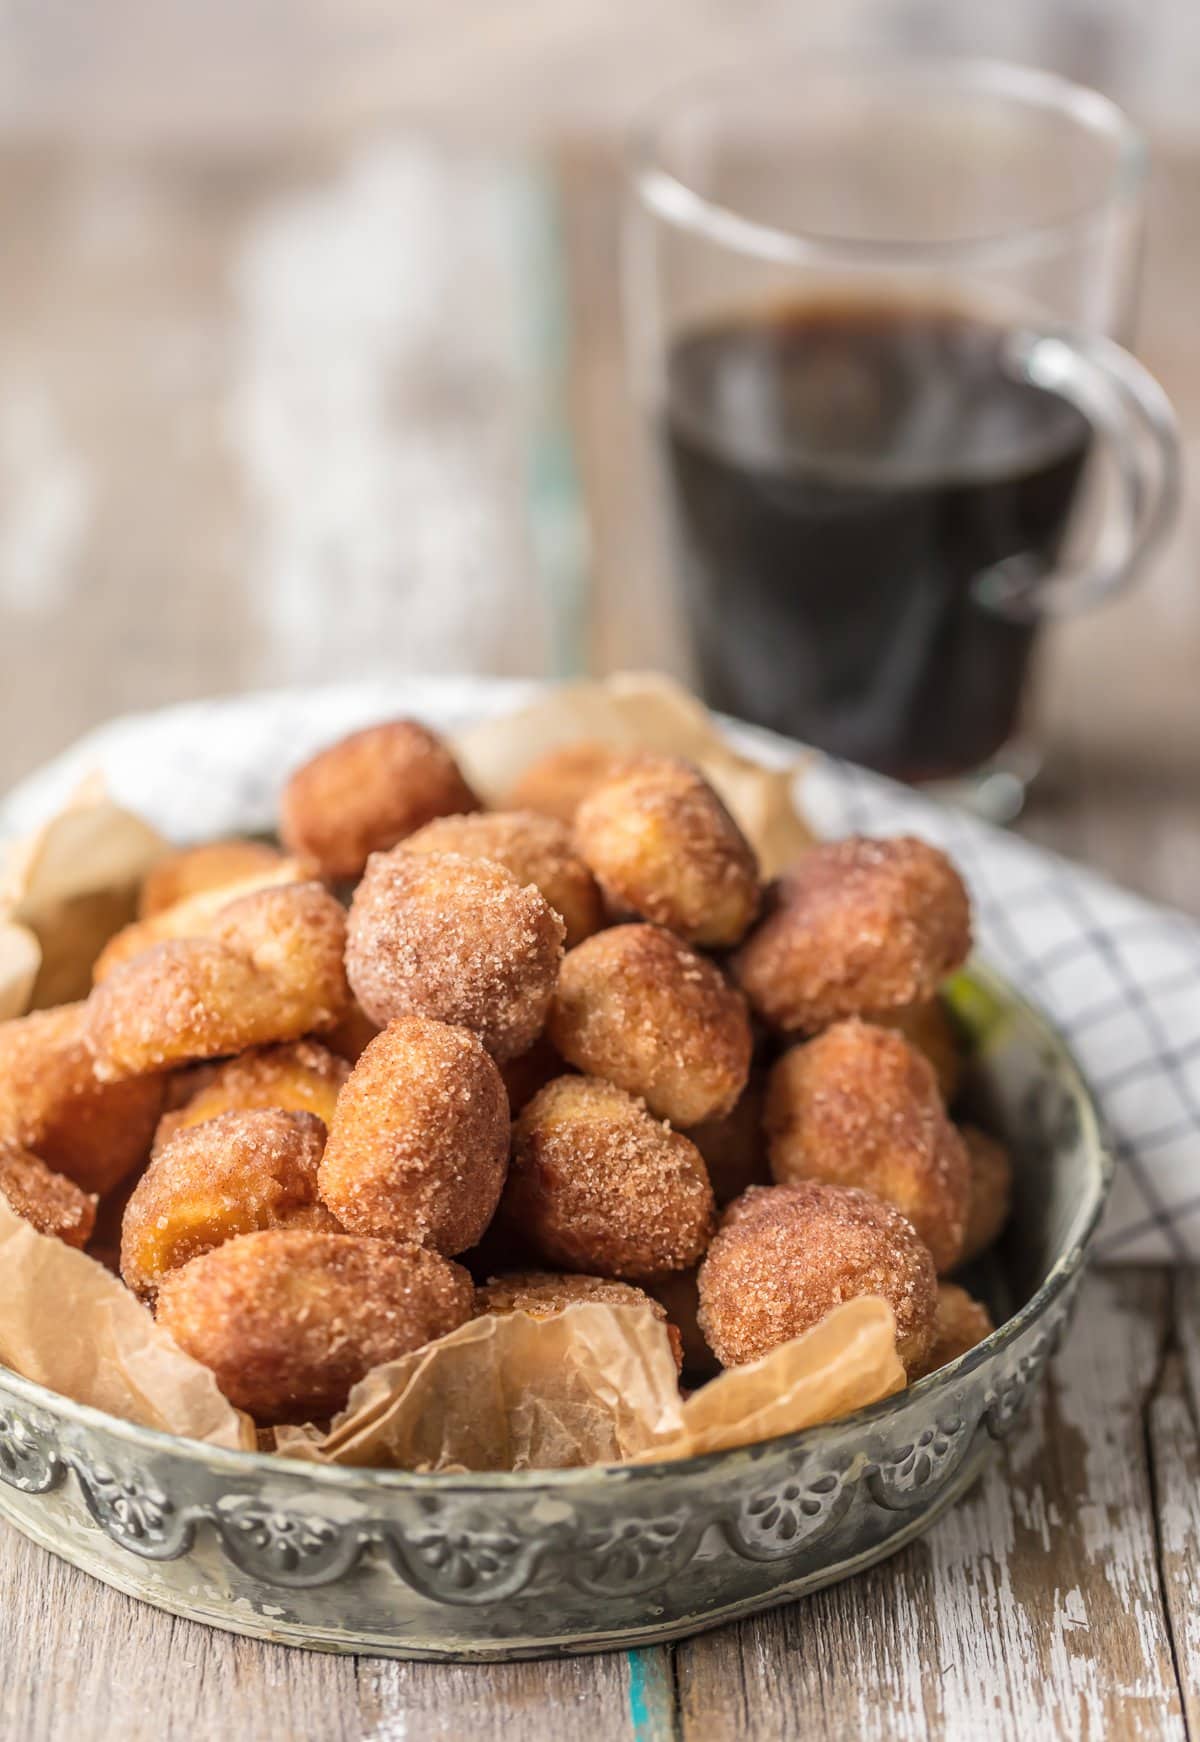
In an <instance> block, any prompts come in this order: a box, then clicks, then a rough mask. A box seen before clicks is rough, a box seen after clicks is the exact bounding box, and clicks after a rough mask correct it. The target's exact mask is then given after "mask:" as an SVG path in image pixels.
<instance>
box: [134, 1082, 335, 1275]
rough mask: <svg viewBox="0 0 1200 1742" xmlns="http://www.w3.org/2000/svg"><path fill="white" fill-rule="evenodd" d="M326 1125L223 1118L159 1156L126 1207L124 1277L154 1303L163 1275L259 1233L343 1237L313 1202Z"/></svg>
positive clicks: (247, 1115)
mask: <svg viewBox="0 0 1200 1742" xmlns="http://www.w3.org/2000/svg"><path fill="white" fill-rule="evenodd" d="M324 1143H325V1127H324V1125H323V1124H322V1123H321V1121H320V1120H319V1119H318V1118H317V1117H316V1115H315V1114H313V1113H287V1112H283V1111H281V1110H280V1109H278V1108H274V1109H260V1110H258V1111H253V1112H240V1113H221V1114H219V1115H218V1116H217V1117H216V1118H215V1119H210V1120H208V1121H207V1122H206V1123H205V1124H203V1125H192V1126H189V1127H188V1128H187V1129H186V1130H184V1131H180V1132H179V1133H178V1134H177V1136H175V1137H174V1138H172V1139H171V1140H170V1142H168V1143H167V1144H166V1145H165V1146H164V1147H163V1148H162V1149H161V1150H160V1151H159V1152H158V1154H157V1155H155V1157H154V1159H153V1161H152V1162H151V1163H150V1165H149V1167H148V1168H147V1169H146V1171H145V1173H144V1174H143V1175H142V1177H141V1179H139V1180H138V1182H137V1185H136V1186H135V1187H134V1189H133V1192H132V1195H131V1196H130V1199H129V1202H128V1204H127V1205H126V1206H125V1215H124V1217H123V1219H122V1223H121V1275H122V1276H123V1277H124V1278H125V1281H126V1283H127V1284H128V1285H129V1287H130V1288H131V1289H132V1290H133V1292H134V1293H135V1294H139V1295H141V1296H142V1297H143V1298H144V1299H152V1298H153V1296H154V1293H155V1291H156V1290H157V1289H158V1287H159V1285H160V1283H161V1282H162V1280H163V1278H164V1276H166V1275H167V1273H168V1272H169V1271H171V1270H177V1269H178V1268H179V1266H180V1265H181V1264H186V1263H187V1262H188V1260H189V1259H192V1258H196V1257H198V1256H199V1254H200V1253H201V1252H208V1251H211V1250H212V1248H213V1247H214V1246H220V1245H221V1244H222V1243H223V1242H224V1241H226V1240H232V1239H234V1238H235V1237H236V1236H237V1235H239V1234H252V1233H254V1232H255V1231H256V1230H257V1229H259V1228H289V1227H299V1228H315V1229H318V1230H323V1231H325V1232H328V1233H336V1232H337V1231H338V1223H337V1221H336V1220H335V1219H334V1217H333V1216H331V1215H330V1214H329V1212H328V1211H327V1210H325V1209H324V1208H322V1206H321V1205H320V1204H319V1203H318V1202H317V1164H318V1162H319V1161H320V1159H321V1150H322V1148H323V1146H324Z"/></svg>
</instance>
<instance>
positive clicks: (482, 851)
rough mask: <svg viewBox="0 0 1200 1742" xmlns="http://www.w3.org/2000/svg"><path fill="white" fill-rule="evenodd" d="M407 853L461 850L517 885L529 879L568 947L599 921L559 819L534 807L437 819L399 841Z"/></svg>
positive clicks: (587, 880) (592, 889)
mask: <svg viewBox="0 0 1200 1742" xmlns="http://www.w3.org/2000/svg"><path fill="white" fill-rule="evenodd" d="M405 846H406V847H407V849H408V851H409V852H410V853H461V854H462V855H463V857H464V858H467V859H494V860H495V862H496V864H497V865H503V866H504V868H505V870H506V871H511V872H512V874H513V876H514V877H515V878H516V880H517V882H518V883H522V884H524V883H533V884H535V885H536V886H537V888H538V889H539V890H540V891H541V893H542V895H543V896H544V897H545V899H546V901H547V902H548V903H549V905H550V906H551V907H552V908H553V909H554V911H555V913H557V914H558V915H559V917H560V918H561V919H562V922H563V924H564V925H565V926H566V928H567V935H566V940H565V941H566V946H567V948H568V949H573V948H574V946H575V945H576V944H578V943H582V941H583V939H584V938H586V937H590V936H591V935H592V933H593V932H594V931H599V929H600V927H601V926H602V925H603V924H604V903H603V902H602V900H601V899H600V890H599V888H598V886H597V883H596V879H595V878H594V877H593V876H592V874H591V872H590V871H589V870H588V868H587V866H586V865H585V864H584V862H583V860H582V859H581V858H580V857H579V854H578V853H577V852H576V850H575V841H574V837H573V835H572V834H571V831H570V829H569V828H567V826H566V824H565V823H560V822H557V821H556V820H555V819H554V818H553V817H543V816H539V815H538V814H537V812H536V811H477V812H475V814H474V815H473V816H465V817H439V818H437V820H436V821H434V822H432V823H426V825H425V827H424V828H423V829H418V830H417V832H416V834H415V835H410V836H409V838H408V840H407V841H406V842H405Z"/></svg>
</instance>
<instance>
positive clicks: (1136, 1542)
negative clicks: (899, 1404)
mask: <svg viewBox="0 0 1200 1742" xmlns="http://www.w3.org/2000/svg"><path fill="white" fill-rule="evenodd" d="M1168 1286H1169V1285H1168V1282H1167V1280H1166V1278H1165V1277H1164V1276H1162V1275H1161V1274H1155V1273H1152V1272H1133V1271H1126V1272H1109V1273H1107V1274H1103V1275H1097V1276H1093V1277H1091V1278H1089V1279H1088V1281H1087V1283H1086V1285H1085V1287H1086V1293H1085V1296H1084V1299H1083V1302H1082V1305H1081V1309H1080V1312H1079V1315H1078V1318H1077V1321H1076V1326H1075V1330H1074V1332H1073V1334H1072V1336H1071V1338H1070V1339H1069V1341H1068V1343H1067V1346H1066V1348H1065V1349H1064V1351H1063V1352H1062V1353H1061V1354H1060V1356H1059V1357H1058V1359H1057V1360H1056V1362H1055V1363H1054V1367H1053V1371H1052V1374H1051V1376H1050V1381H1049V1384H1048V1385H1047V1387H1046V1389H1045V1392H1044V1394H1043V1396H1042V1397H1041V1398H1040V1399H1039V1401H1038V1403H1037V1404H1036V1405H1035V1408H1034V1412H1033V1417H1032V1419H1031V1420H1030V1422H1029V1423H1028V1424H1027V1425H1026V1427H1025V1428H1024V1429H1023V1430H1021V1431H1019V1433H1018V1434H1017V1436H1016V1437H1015V1438H1014V1440H1013V1441H1012V1442H1010V1443H1009V1444H1006V1445H1005V1446H1004V1447H1003V1448H1002V1449H1001V1452H1000V1455H999V1456H998V1457H997V1458H996V1459H995V1460H994V1462H993V1464H992V1466H991V1467H990V1469H989V1470H988V1472H987V1473H986V1475H985V1476H984V1478H983V1480H982V1481H981V1482H980V1483H979V1485H978V1486H977V1487H976V1489H975V1490H974V1491H973V1493H972V1494H971V1495H969V1496H968V1497H967V1499H966V1500H965V1501H964V1502H963V1503H962V1504H961V1505H960V1506H959V1507H957V1508H956V1509H955V1510H954V1511H952V1512H951V1513H950V1514H948V1516H947V1517H946V1518H945V1519H944V1520H943V1521H942V1522H941V1523H940V1524H939V1525H938V1526H937V1527H936V1529H935V1530H934V1531H933V1532H931V1534H930V1535H929V1537H927V1538H926V1539H924V1541H922V1542H919V1543H917V1544H915V1545H914V1546H913V1547H912V1548H910V1549H908V1550H907V1551H905V1552H904V1553H903V1554H902V1555H900V1556H898V1557H897V1558H896V1559H894V1560H893V1561H891V1562H890V1563H888V1564H887V1565H885V1566H883V1567H881V1568H878V1569H876V1571H874V1572H873V1573H871V1574H869V1575H867V1576H866V1577H864V1578H861V1579H858V1580H855V1581H852V1582H851V1583H848V1584H846V1585H842V1586H839V1587H835V1588H834V1589H832V1590H830V1591H827V1592H821V1593H819V1594H818V1595H817V1596H815V1597H813V1598H811V1599H809V1600H808V1601H807V1602H804V1603H801V1604H798V1605H796V1606H794V1607H792V1608H791V1609H788V1610H785V1611H781V1612H780V1613H778V1614H776V1615H768V1616H764V1617H762V1618H760V1619H757V1620H754V1621H750V1622H746V1623H743V1624H742V1625H740V1626H738V1627H734V1628H729V1629H726V1630H725V1631H723V1632H722V1633H719V1634H714V1635H711V1636H707V1637H704V1638H700V1639H697V1640H694V1641H692V1642H690V1643H688V1644H684V1645H682V1646H680V1647H679V1651H678V1678H679V1687H680V1700H681V1709H682V1715H683V1732H684V1736H685V1737H686V1738H695V1739H696V1742H700V1739H701V1738H703V1739H704V1742H708V1739H709V1738H712V1739H713V1742H718V1739H723V1738H726V1737H728V1738H731V1739H732V1738H734V1737H737V1738H745V1739H747V1742H756V1739H758V1738H762V1739H764V1742H765V1739H766V1738H775V1737H778V1736H782V1735H793V1734H802V1733H807V1732H808V1731H812V1732H813V1733H818V1732H819V1733H821V1734H824V1735H827V1736H830V1737H832V1738H846V1742H849V1739H850V1738H863V1739H864V1742H872V1739H874V1738H879V1739H882V1738H885V1737H892V1738H894V1737H904V1736H914V1737H915V1736H930V1737H946V1738H958V1737H966V1736H972V1737H973V1736H982V1735H988V1736H989V1737H993V1738H996V1739H997V1742H999V1739H1001V1738H1008V1737H1011V1738H1013V1739H1014V1742H1028V1738H1029V1737H1031V1736H1042V1735H1054V1734H1062V1735H1072V1736H1094V1737H1100V1736H1110V1735H1111V1736H1116V1735H1120V1736H1122V1737H1130V1738H1142V1737H1144V1738H1146V1739H1147V1742H1150V1738H1155V1739H1156V1742H1157V1739H1160V1738H1172V1737H1180V1738H1182V1737H1183V1735H1184V1733H1185V1732H1184V1726H1183V1718H1182V1713H1181V1709H1180V1704H1179V1698H1178V1691H1177V1685H1176V1677H1175V1669H1174V1664H1173V1659H1172V1645H1171V1634H1170V1628H1169V1626H1168V1620H1167V1615H1166V1612H1165V1609H1164V1605H1163V1600H1162V1592H1161V1587H1160V1580H1159V1571H1158V1563H1157V1544H1156V1541H1155V1531H1154V1524H1153V1516H1152V1510H1151V1479H1150V1470H1149V1467H1148V1460H1147V1449H1146V1441H1145V1426H1144V1408H1145V1405H1146V1403H1147V1399H1148V1392H1149V1388H1150V1386H1151V1384H1152V1382H1153V1378H1154V1375H1155V1372H1156V1369H1157V1366H1158V1363H1159V1358H1160V1352H1161V1349H1162V1346H1163V1342H1164V1338H1165V1336H1166V1333H1167V1327H1168V1322H1169V1307H1168Z"/></svg>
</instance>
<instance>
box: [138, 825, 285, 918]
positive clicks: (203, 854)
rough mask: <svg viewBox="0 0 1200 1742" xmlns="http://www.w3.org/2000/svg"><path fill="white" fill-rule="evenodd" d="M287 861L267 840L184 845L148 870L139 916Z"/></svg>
mask: <svg viewBox="0 0 1200 1742" xmlns="http://www.w3.org/2000/svg"><path fill="white" fill-rule="evenodd" d="M286 863H288V861H287V860H286V859H285V857H284V855H283V853H281V852H280V850H279V848H278V847H271V846H268V844H267V843H266V842H265V841H242V840H230V841H205V842H204V843H203V844H202V845H200V846H198V847H181V848H179V850H178V851H177V852H174V853H168V854H167V855H166V857H165V858H162V859H160V860H159V861H158V863H157V864H156V865H154V866H152V867H151V869H150V870H149V871H148V872H147V873H146V877H145V880H144V881H143V883H142V888H141V893H140V894H139V896H138V918H139V919H151V918H153V916H154V915H155V914H156V913H162V912H164V911H165V910H166V909H167V908H168V907H177V906H178V905H179V903H180V902H181V901H189V900H190V899H191V898H192V896H194V895H205V894H207V893H208V892H209V891H210V890H213V889H225V888H228V886H229V885H230V884H231V883H241V882H243V881H244V880H245V879H246V878H248V877H261V876H264V875H267V874H269V873H270V872H272V871H277V870H279V869H280V868H281V867H282V866H283V865H285V864H286Z"/></svg>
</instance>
